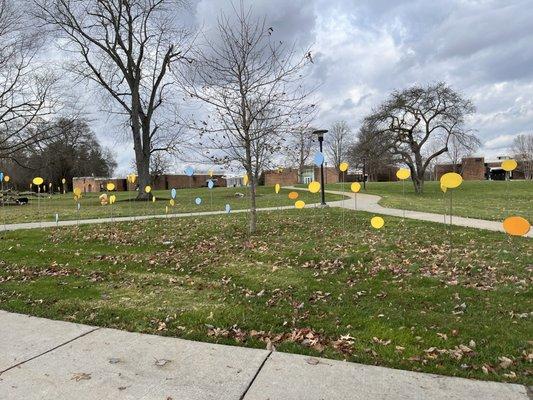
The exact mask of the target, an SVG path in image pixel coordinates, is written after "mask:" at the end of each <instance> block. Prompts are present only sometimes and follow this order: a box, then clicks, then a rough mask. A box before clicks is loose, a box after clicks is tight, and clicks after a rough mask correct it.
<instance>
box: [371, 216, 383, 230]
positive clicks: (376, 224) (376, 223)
mask: <svg viewBox="0 0 533 400" xmlns="http://www.w3.org/2000/svg"><path fill="white" fill-rule="evenodd" d="M370 225H372V228H375V229H381V228H383V225H385V220H384V219H383V218H381V217H372V219H371V220H370Z"/></svg>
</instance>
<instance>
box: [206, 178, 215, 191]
mask: <svg viewBox="0 0 533 400" xmlns="http://www.w3.org/2000/svg"><path fill="white" fill-rule="evenodd" d="M214 186H215V182H213V181H212V180H211V179H209V180H208V181H207V187H208V188H209V189H213V187H214Z"/></svg>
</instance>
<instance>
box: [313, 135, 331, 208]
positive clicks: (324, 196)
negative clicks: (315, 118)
mask: <svg viewBox="0 0 533 400" xmlns="http://www.w3.org/2000/svg"><path fill="white" fill-rule="evenodd" d="M327 132H328V130H327V129H319V130H316V131H313V134H314V135H316V136H317V138H318V144H319V145H320V152H321V153H322V143H323V142H324V133H327ZM320 192H321V195H322V201H321V203H320V204H321V205H322V207H325V206H327V204H326V192H325V189H324V162H322V164H320Z"/></svg>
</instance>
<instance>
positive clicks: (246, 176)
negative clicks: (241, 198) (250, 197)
mask: <svg viewBox="0 0 533 400" xmlns="http://www.w3.org/2000/svg"><path fill="white" fill-rule="evenodd" d="M248 181H249V179H248V174H246V175H244V176H243V177H242V183H243V184H244V185H245V186H246V185H248Z"/></svg>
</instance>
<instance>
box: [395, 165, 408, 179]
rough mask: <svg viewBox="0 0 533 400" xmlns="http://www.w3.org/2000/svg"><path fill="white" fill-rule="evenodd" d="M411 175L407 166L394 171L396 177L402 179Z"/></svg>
mask: <svg viewBox="0 0 533 400" xmlns="http://www.w3.org/2000/svg"><path fill="white" fill-rule="evenodd" d="M410 176H411V171H410V170H408V169H407V168H400V169H399V170H398V171H396V177H397V178H398V179H399V180H401V181H403V180H405V179H407V178H409V177H410Z"/></svg>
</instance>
